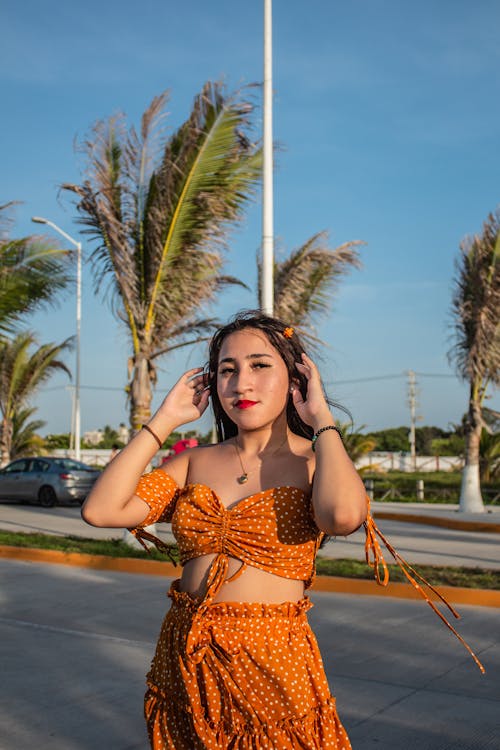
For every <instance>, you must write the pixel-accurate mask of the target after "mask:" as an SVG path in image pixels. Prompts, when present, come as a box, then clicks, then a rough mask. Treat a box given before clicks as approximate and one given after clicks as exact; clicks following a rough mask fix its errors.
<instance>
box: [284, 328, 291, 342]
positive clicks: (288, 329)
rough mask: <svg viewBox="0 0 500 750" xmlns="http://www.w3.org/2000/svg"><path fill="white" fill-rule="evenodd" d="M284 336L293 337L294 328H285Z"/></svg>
mask: <svg viewBox="0 0 500 750" xmlns="http://www.w3.org/2000/svg"><path fill="white" fill-rule="evenodd" d="M283 336H284V337H285V338H286V339H291V338H292V336H293V328H290V327H288V328H285V330H284V331H283Z"/></svg>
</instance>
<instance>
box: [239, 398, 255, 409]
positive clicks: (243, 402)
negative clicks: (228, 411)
mask: <svg viewBox="0 0 500 750" xmlns="http://www.w3.org/2000/svg"><path fill="white" fill-rule="evenodd" d="M256 403H257V401H248V400H247V399H244V398H243V399H241V401H237V402H236V403H235V406H236V408H237V409H249V408H250V407H251V406H255V404H256Z"/></svg>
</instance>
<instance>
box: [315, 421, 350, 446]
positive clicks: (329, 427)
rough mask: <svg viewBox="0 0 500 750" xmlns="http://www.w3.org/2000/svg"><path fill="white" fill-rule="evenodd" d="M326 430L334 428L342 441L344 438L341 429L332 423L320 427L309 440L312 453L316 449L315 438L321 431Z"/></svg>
mask: <svg viewBox="0 0 500 750" xmlns="http://www.w3.org/2000/svg"><path fill="white" fill-rule="evenodd" d="M326 430H335V432H336V433H337V434H338V436H339V437H340V439H341V440H342V442H344V438H343V436H342V433H341V431H340V430H339V428H338V427H335V425H334V424H329V425H327V426H326V427H321V428H320V429H319V430H318V431H317V432H316V433H314V435H313V437H312V441H311V448H312V449H313V453H314V451H315V450H316V440H317V439H318V438H319V436H320V435H321V433H322V432H325V431H326Z"/></svg>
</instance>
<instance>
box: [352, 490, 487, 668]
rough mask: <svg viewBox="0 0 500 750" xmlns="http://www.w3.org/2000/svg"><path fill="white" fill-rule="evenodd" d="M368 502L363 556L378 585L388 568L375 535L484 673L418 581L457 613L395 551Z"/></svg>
mask: <svg viewBox="0 0 500 750" xmlns="http://www.w3.org/2000/svg"><path fill="white" fill-rule="evenodd" d="M367 502H368V516H367V518H366V521H365V522H364V524H363V525H364V527H365V533H366V541H365V557H366V562H367V564H368V565H369V566H370V568H372V569H373V572H374V576H375V580H376V581H377V583H378V584H379V585H380V586H387V584H388V583H389V569H388V567H387V564H386V562H385V559H384V556H383V554H382V549H381V547H380V544H379V542H378V539H377V536H378V537H379V539H381V541H382V542H383V544H384V546H385V547H386V549H387V550H388V552H390V554H391V555H392V557H393V558H394V560H395V561H396V563H397V565H398V566H399V568H400V569H401V570H402V572H403V573H404V575H405V577H406V579H407V580H408V581H409V582H410V583H411V585H412V586H413V587H414V588H415V589H416V591H418V593H419V594H420V596H421V597H422V598H423V599H425V601H426V602H427V604H428V605H429V607H431V609H432V610H433V611H434V612H435V614H436V615H437V616H438V617H439V618H440V619H441V620H442V622H444V624H445V625H446V627H448V628H449V629H450V630H451V632H452V633H453V634H454V635H455V636H456V637H457V638H458V640H459V641H460V643H462V645H463V646H464V647H465V648H466V649H467V651H468V652H469V654H470V655H471V656H472V658H473V659H474V661H475V663H476V664H477V666H478V667H479V669H480V671H481V672H482V673H483V674H484V673H485V672H486V670H485V668H484V667H483V665H482V664H481V662H480V661H479V659H478V658H477V656H476V654H475V653H474V651H473V650H472V649H471V647H470V646H469V644H468V643H467V642H466V641H465V640H464V639H463V638H462V636H461V635H460V634H459V633H458V632H457V631H456V630H455V628H454V627H453V625H452V624H451V623H450V622H449V621H448V620H447V619H446V617H445V616H444V615H443V613H442V612H440V611H439V609H438V608H437V607H436V605H435V604H434V602H433V601H431V599H430V598H429V596H428V595H427V592H426V591H425V589H423V588H422V586H421V585H420V583H419V581H420V582H421V583H422V584H423V585H424V586H427V588H428V589H430V591H432V593H433V594H435V596H437V597H438V598H439V599H440V600H441V601H442V602H443V604H445V605H446V606H447V607H448V609H449V611H450V612H451V613H452V615H453V617H455V618H456V619H460V615H459V613H458V612H457V611H456V609H455V608H454V607H453V606H452V605H451V604H450V603H449V602H447V601H446V599H445V598H444V596H443V595H442V594H440V593H439V591H438V590H437V589H435V588H434V586H432V585H431V584H430V583H429V582H428V581H427V580H426V579H425V578H424V577H423V576H421V575H420V573H419V572H418V571H416V570H415V568H413V567H412V566H411V565H410V564H409V563H407V562H406V560H405V559H404V558H403V557H401V555H400V554H399V552H397V551H396V550H395V549H394V547H393V546H392V544H391V543H390V542H389V541H388V540H387V539H386V538H385V536H384V535H383V533H382V532H381V531H380V529H379V528H378V526H377V524H376V523H375V521H374V520H373V517H372V514H371V510H370V499H369V498H367Z"/></svg>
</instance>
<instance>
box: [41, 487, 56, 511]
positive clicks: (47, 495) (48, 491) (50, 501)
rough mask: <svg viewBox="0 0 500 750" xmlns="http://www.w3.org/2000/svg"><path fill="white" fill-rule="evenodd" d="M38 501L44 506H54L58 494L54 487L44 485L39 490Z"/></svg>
mask: <svg viewBox="0 0 500 750" xmlns="http://www.w3.org/2000/svg"><path fill="white" fill-rule="evenodd" d="M38 502H39V503H40V505H41V506H42V508H53V507H54V505H55V504H56V503H57V495H56V493H55V492H54V489H53V488H52V487H49V486H48V485H44V486H43V487H40V489H39V490H38Z"/></svg>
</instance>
